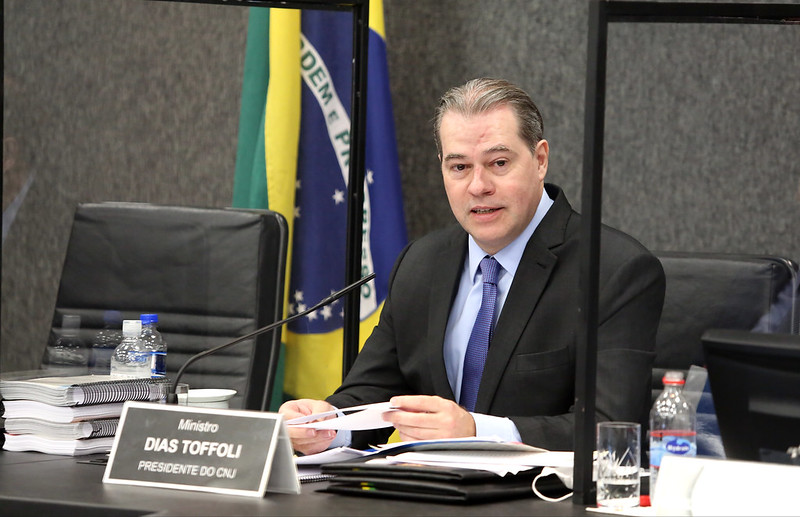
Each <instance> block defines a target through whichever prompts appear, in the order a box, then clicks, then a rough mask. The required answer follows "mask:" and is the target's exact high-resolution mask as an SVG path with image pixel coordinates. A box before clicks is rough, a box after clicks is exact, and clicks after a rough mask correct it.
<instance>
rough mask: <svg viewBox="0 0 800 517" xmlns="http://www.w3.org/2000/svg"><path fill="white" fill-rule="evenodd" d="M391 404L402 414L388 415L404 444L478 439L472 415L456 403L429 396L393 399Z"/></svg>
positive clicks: (385, 416)
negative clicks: (422, 441)
mask: <svg viewBox="0 0 800 517" xmlns="http://www.w3.org/2000/svg"><path fill="white" fill-rule="evenodd" d="M391 403H392V405H393V406H394V407H396V408H398V409H400V410H401V411H391V412H388V413H385V414H384V417H383V418H384V420H386V421H387V422H391V423H392V425H394V427H395V428H396V429H397V431H398V433H399V434H400V439H401V440H403V441H409V440H433V439H438V438H462V437H467V436H475V420H473V418H472V415H470V414H469V412H468V411H467V410H466V409H464V408H463V407H461V406H459V405H458V404H456V403H455V402H453V401H452V400H447V399H443V398H441V397H435V396H429V395H403V396H398V397H392V399H391Z"/></svg>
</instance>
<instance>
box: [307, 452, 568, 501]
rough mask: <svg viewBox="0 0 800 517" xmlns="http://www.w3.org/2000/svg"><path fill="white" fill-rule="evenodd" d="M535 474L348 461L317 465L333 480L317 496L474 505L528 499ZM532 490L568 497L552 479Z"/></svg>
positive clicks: (541, 481)
mask: <svg viewBox="0 0 800 517" xmlns="http://www.w3.org/2000/svg"><path fill="white" fill-rule="evenodd" d="M541 471H542V468H541V467H535V468H532V469H529V470H525V471H522V472H520V473H518V474H515V475H511V474H509V475H506V476H499V475H497V474H495V473H493V472H489V471H486V470H475V469H469V468H460V467H443V466H432V465H420V464H416V463H399V464H397V463H392V464H389V463H375V462H370V463H365V462H363V461H351V462H341V463H330V464H326V465H323V466H322V473H323V474H331V475H334V477H333V479H332V480H331V481H330V482H329V484H328V486H327V487H326V488H324V489H322V490H321V491H323V492H331V493H337V494H347V495H359V496H366V497H388V498H400V499H416V500H422V501H431V502H442V503H477V502H485V501H491V500H500V499H513V498H521V497H531V496H533V495H534V492H533V490H532V488H531V483H532V482H533V479H534V478H535V477H536V476H537V475H539V473H541ZM536 487H537V489H538V490H539V491H540V492H542V493H544V494H546V495H548V496H550V495H552V496H553V497H558V496H560V495H563V494H566V493H567V492H568V490H567V488H566V487H565V486H564V484H563V483H562V482H561V481H560V480H559V479H558V477H556V476H547V477H545V478H542V479H540V480H539V481H538V482H537V483H536Z"/></svg>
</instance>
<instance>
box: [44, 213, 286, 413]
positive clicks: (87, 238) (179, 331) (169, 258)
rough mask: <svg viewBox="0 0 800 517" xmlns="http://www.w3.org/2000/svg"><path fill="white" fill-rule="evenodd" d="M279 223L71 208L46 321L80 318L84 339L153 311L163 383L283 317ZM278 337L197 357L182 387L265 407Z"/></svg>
mask: <svg viewBox="0 0 800 517" xmlns="http://www.w3.org/2000/svg"><path fill="white" fill-rule="evenodd" d="M286 249H287V225H286V221H285V219H284V218H283V216H281V215H280V214H278V213H276V212H271V211H266V210H239V209H224V208H193V207H179V206H164V205H154V204H146V203H116V202H109V203H86V204H80V205H78V207H77V209H76V211H75V217H74V221H73V224H72V231H71V234H70V238H69V244H68V247H67V253H66V258H65V260H64V266H63V270H62V273H61V280H60V284H59V288H58V295H57V300H56V304H55V310H54V314H53V336H55V335H57V334H58V332H59V329H60V327H61V322H62V319H63V316H64V315H65V314H77V315H79V316H80V317H81V329H80V333H81V337H82V338H83V339H85V340H87V341H88V340H91V339H92V337H93V336H94V334H95V333H96V332H97V330H98V329H100V328H102V327H103V314H104V312H105V311H106V310H118V311H120V312H121V313H122V317H123V318H124V319H138V318H139V315H140V314H141V313H157V314H158V316H159V322H158V328H159V330H160V331H161V333H162V334H163V336H164V339H165V340H166V342H167V376H168V377H170V376H174V374H175V373H176V371H177V370H178V369H179V368H180V367H181V366H182V365H183V363H184V362H185V361H186V360H187V359H188V358H189V357H191V356H192V355H194V354H196V353H198V352H200V351H202V350H205V349H208V348H211V347H213V346H216V345H219V344H222V343H225V342H228V341H232V340H233V339H235V338H237V337H240V336H243V335H245V334H248V333H250V332H252V331H254V330H256V329H258V328H260V327H263V326H265V325H268V324H269V323H272V322H273V321H276V320H278V319H280V318H281V317H282V313H283V296H284V282H285V268H286ZM280 335H281V334H280V329H278V330H276V331H273V332H269V333H266V334H262V335H260V336H258V337H256V338H255V339H251V340H247V341H244V342H242V343H239V344H237V345H234V346H232V347H229V348H227V349H225V350H223V351H222V352H221V353H219V354H216V355H211V356H208V357H204V358H202V359H200V360H199V361H197V362H196V363H194V364H192V365H190V366H189V367H188V368H187V369H186V371H185V373H184V375H183V377H182V378H181V381H185V382H187V383H188V384H189V385H190V387H192V388H230V389H235V390H236V391H237V395H236V396H235V397H234V398H233V399H231V401H230V406H231V407H233V408H245V409H256V410H263V409H269V405H270V401H271V396H272V388H273V385H274V382H275V378H276V372H277V366H278V360H279V355H280V341H281V340H280Z"/></svg>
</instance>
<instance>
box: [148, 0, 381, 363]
mask: <svg viewBox="0 0 800 517" xmlns="http://www.w3.org/2000/svg"><path fill="white" fill-rule="evenodd" d="M155 1H160V2H183V3H194V4H216V5H234V6H240V7H276V8H281V9H319V10H330V11H352V13H353V69H352V82H353V85H352V91H351V95H350V168H349V173H348V174H349V175H348V182H347V200H348V202H347V242H346V245H345V246H346V248H345V254H346V256H345V264H346V270H345V285H350V284H352V283H354V282H356V281H358V279H360V278H361V276H362V275H361V232H362V229H363V224H362V221H363V217H362V215H363V211H364V175H365V170H366V163H365V161H366V159H365V148H366V138H367V137H366V123H367V62H368V59H367V54H368V50H369V48H368V47H369V0H347V1H341V0H155ZM360 313H361V297H360V293H359V291H353V292H351V293H350V294H348V295H347V296H346V298H345V302H344V329H343V338H342V341H343V343H342V378H344V376H345V375H347V372H348V371H350V367H351V366H352V365H353V362H354V361H355V359H356V355H358V337H359V336H358V333H359V323H360V321H361V320H360Z"/></svg>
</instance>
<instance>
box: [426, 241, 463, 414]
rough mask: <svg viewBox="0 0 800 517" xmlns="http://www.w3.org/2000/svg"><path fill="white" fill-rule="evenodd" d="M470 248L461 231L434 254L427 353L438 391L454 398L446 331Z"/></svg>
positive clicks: (436, 390)
mask: <svg viewBox="0 0 800 517" xmlns="http://www.w3.org/2000/svg"><path fill="white" fill-rule="evenodd" d="M466 250H467V234H466V233H464V232H463V231H461V232H460V233H459V234H458V235H456V236H454V237H453V238H451V239H449V240H448V242H447V244H446V245H445V246H443V247H442V249H441V250H439V252H438V254H437V255H436V256H435V257H434V259H433V260H434V264H433V271H435V272H436V274H435V275H434V276H433V278H432V280H431V291H430V301H429V303H430V305H429V306H428V338H427V343H428V346H427V355H428V364H429V365H430V369H431V378H432V381H433V385H434V390H435V394H436V395H439V396H440V397H443V398H448V399H453V400H455V397H454V395H453V390H452V388H451V387H450V383H449V382H448V380H447V370H446V368H445V365H444V352H443V350H444V334H445V330H446V329H447V320H448V318H449V317H450V307H451V305H452V303H453V298H454V297H455V294H456V289H457V288H458V282H459V278H460V275H461V267H462V265H463V263H464V255H465V253H466Z"/></svg>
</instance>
